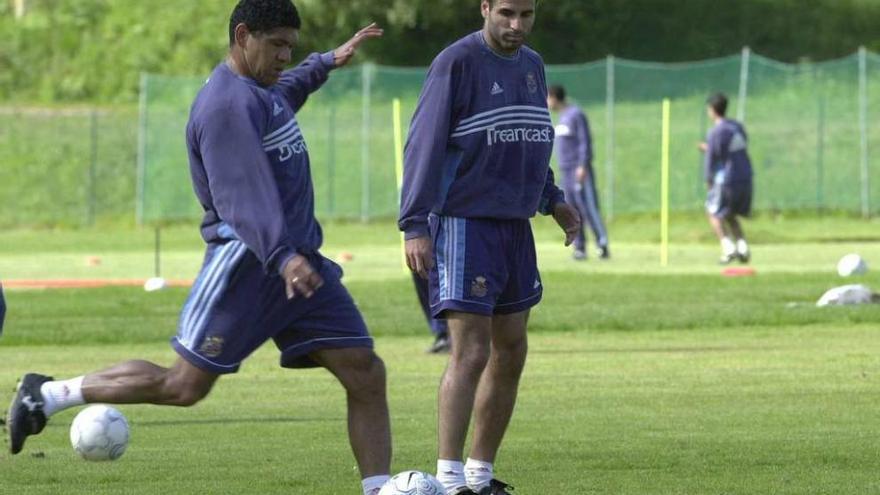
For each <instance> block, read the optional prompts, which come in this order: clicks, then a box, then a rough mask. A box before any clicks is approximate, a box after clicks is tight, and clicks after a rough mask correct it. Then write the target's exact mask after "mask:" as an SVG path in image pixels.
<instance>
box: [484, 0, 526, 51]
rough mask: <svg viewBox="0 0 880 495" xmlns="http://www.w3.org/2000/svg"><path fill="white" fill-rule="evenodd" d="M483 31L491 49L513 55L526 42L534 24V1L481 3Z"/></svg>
mask: <svg viewBox="0 0 880 495" xmlns="http://www.w3.org/2000/svg"><path fill="white" fill-rule="evenodd" d="M480 6H481V9H482V12H483V19H485V20H486V24H485V30H486V33H487V34H488V37H489V39H487V40H486V41H488V42H489V43H490V44H492V48H495V49H496V50H500V51H501V52H503V53H514V52H516V51H517V50H519V48H520V47H521V46H523V44H524V43H525V42H526V38H527V37H528V35H529V33H531V32H532V26H534V24H535V0H495V2H494V3H493V4H491V5H490V4H489V0H483V2H482V3H481V5H480Z"/></svg>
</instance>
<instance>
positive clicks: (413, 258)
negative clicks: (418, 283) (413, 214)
mask: <svg viewBox="0 0 880 495" xmlns="http://www.w3.org/2000/svg"><path fill="white" fill-rule="evenodd" d="M405 251H406V266H408V267H409V269H410V270H412V271H414V272H416V273H418V274H419V276H420V277H422V278H424V279H427V278H428V272H430V271H431V268H434V248H433V247H432V246H431V238H430V237H416V238H415V239H409V240H408V241H406V246H405Z"/></svg>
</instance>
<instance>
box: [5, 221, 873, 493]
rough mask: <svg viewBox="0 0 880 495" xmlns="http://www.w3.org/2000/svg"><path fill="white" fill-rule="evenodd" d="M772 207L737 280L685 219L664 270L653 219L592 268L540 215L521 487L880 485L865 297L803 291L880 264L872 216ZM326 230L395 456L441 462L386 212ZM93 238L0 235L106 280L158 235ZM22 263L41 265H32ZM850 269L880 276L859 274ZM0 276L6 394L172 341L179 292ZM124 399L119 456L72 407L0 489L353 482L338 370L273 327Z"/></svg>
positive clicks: (193, 489)
mask: <svg viewBox="0 0 880 495" xmlns="http://www.w3.org/2000/svg"><path fill="white" fill-rule="evenodd" d="M776 221H778V220H773V221H771V220H769V219H768V220H758V221H756V222H754V224H751V225H750V226H751V227H752V230H751V231H752V232H754V233H755V234H754V235H755V238H756V242H755V246H754V249H755V266H756V268H757V270H758V275H757V276H756V277H753V278H741V279H726V278H722V277H720V276H719V274H718V273H719V269H718V267H717V266H715V265H714V264H713V261H714V257H715V256H716V248H715V246H714V245H712V244H709V243H707V242H705V241H706V238H705V237H703V235H704V234H702V230H703V229H702V226H701V225H700V224H699V223H698V222H696V221H694V222H693V226H694V227H693V228H689V227H686V226H685V225H682V226H681V227H680V228H681V230H679V231H678V232H677V234H676V235H674V239H676V238H677V239H678V240H679V242H678V243H677V244H675V245H674V249H673V256H672V260H673V265H672V267H671V268H670V269H669V270H666V271H663V270H661V269H660V268H659V266H657V259H658V258H657V256H655V255H656V248H655V247H654V246H653V245H652V241H653V239H651V238H650V235H652V234H648V235H647V236H645V235H644V234H643V233H644V232H645V231H647V230H648V229H647V227H646V225H650V223H649V222H648V221H647V220H646V221H645V222H644V225H642V224H641V223H640V222H641V221H640V220H638V219H636V220H632V221H630V222H629V223H627V224H618V225H616V226H614V225H613V226H612V227H616V228H614V229H613V230H612V235H613V234H614V233H615V232H617V233H618V236H617V237H616V238H615V239H617V242H616V244H613V245H612V249H613V250H614V251H613V254H614V259H613V260H612V261H611V262H609V263H599V262H597V261H594V260H591V261H589V262H588V263H586V264H575V263H574V262H571V261H570V260H569V259H568V252H567V251H566V250H565V249H563V248H562V247H560V246H557V243H556V241H558V238H559V235H558V234H557V233H556V232H555V231H554V230H553V229H552V228H549V227H548V226H547V225H546V223H540V222H539V223H538V226H537V237H538V242H539V248H540V251H541V252H540V253H539V256H540V258H541V263H542V274H543V277H544V282H545V286H546V292H545V298H544V301H543V302H542V304H541V305H539V306H538V307H537V308H536V310H535V312H534V315H533V319H532V325H531V327H530V346H531V352H530V356H529V362H528V365H527V368H526V372H525V375H524V377H523V383H522V389H521V395H520V400H519V403H518V406H517V411H516V414H515V416H514V419H513V422H512V424H511V427H510V430H509V432H508V435H507V437H506V440H505V443H504V445H503V447H502V451H501V454H500V456H499V459H498V460H497V463H496V465H497V473H498V476H499V477H500V478H501V479H504V480H507V481H509V482H511V483H513V484H514V485H516V486H517V493H523V494H529V493H531V494H539V493H540V494H550V493H577V494H634V495H635V494H639V495H641V494H754V493H783V494H805V493H816V494H820V493H821V494H828V493H839V494H851V493H875V492H878V491H880V483H878V481H877V480H878V478H877V475H876V466H877V459H878V455H880V430H878V429H877V420H878V416H877V410H878V404H880V379H878V377H880V358H878V356H880V338H878V337H880V335H878V327H877V321H880V309H878V308H875V307H858V308H825V309H819V308H815V307H813V302H814V301H815V300H816V299H817V298H818V297H819V295H821V293H822V292H823V291H824V290H826V289H828V288H830V287H832V286H834V285H840V284H842V283H847V282H849V281H848V280H842V279H840V278H839V277H837V275H836V274H834V272H833V267H834V262H835V261H836V260H837V258H839V256H840V255H842V254H845V253H846V252H849V251H857V252H860V253H862V254H863V255H864V256H866V257H867V258H868V260H869V262H870V261H871V260H872V259H880V251H878V247H877V245H876V243H875V242H874V239H873V235H872V233H873V232H874V229H875V227H874V226H873V225H872V224H870V223H867V224H862V223H859V222H849V221H841V222H837V223H834V222H832V223H830V224H829V228H821V227H820V228H816V224H820V225H821V224H822V223H823V222H825V220H821V219H814V220H812V221H811V220H804V221H803V223H802V222H800V221H794V222H793V225H792V224H789V225H787V228H774V223H773V222H776ZM808 222H812V227H808ZM832 227H834V228H832ZM327 231H328V249H327V250H325V251H326V252H327V254H328V255H334V254H335V253H337V252H339V251H341V250H343V249H344V250H349V251H351V252H352V253H353V254H354V255H355V258H354V261H353V262H352V263H350V264H349V265H347V267H346V268H347V271H348V275H349V277H348V282H347V283H348V286H349V288H350V289H351V291H352V293H353V294H354V296H355V298H356V299H357V301H358V302H359V305H360V307H361V309H362V310H363V312H364V314H365V317H366V319H367V322H368V324H369V325H370V328H371V329H372V331H373V333H374V334H375V336H376V340H377V350H378V352H379V354H380V355H381V356H382V357H383V358H384V359H385V361H386V363H387V365H388V369H389V397H390V402H391V412H392V427H393V433H394V465H393V469H394V470H395V471H400V470H404V469H421V470H427V471H433V469H434V462H435V459H434V455H435V450H436V434H435V422H436V415H435V414H436V413H435V403H436V386H437V383H438V380H439V376H440V373H441V372H442V370H443V367H444V365H445V360H444V359H443V358H442V357H438V356H429V355H425V354H424V353H423V349H424V347H426V346H427V345H428V343H429V341H430V337H429V336H428V335H427V332H426V329H425V325H424V322H423V321H422V319H421V315H420V314H419V312H418V309H417V306H416V301H415V297H414V295H413V293H412V288H411V283H410V281H409V280H408V279H407V278H406V277H405V276H404V274H403V272H402V270H401V268H400V265H399V258H397V256H396V254H397V249H398V247H397V244H396V242H397V239H396V235H395V234H394V232H393V230H391V229H390V228H386V226H378V227H377V226H371V227H363V226H360V225H348V226H341V225H331V226H328V228H327ZM53 236H60V237H53ZM138 236H141V237H140V238H139V237H138ZM65 237H66V238H67V239H68V241H67V242H62V240H61V239H62V238H65ZM91 237H94V233H89V232H85V233H84V232H73V233H70V232H67V233H65V232H61V233H54V234H51V235H46V233H30V234H28V233H6V234H2V235H0V253H2V254H0V266H2V271H0V273H4V277H9V276H8V273H9V272H10V270H11V271H13V272H14V273H16V274H21V275H27V276H29V277H37V278H39V277H47V276H55V277H58V276H64V275H66V276H73V275H76V270H71V271H70V272H68V271H67V270H66V269H65V267H64V265H63V263H59V262H58V260H59V259H63V257H61V258H59V256H63V255H70V256H71V257H72V258H71V259H79V257H81V256H83V255H93V254H96V253H98V254H102V255H103V256H104V257H105V258H106V259H119V260H121V261H120V263H121V265H120V266H119V267H118V268H114V269H115V270H118V275H114V274H109V273H108V274H104V275H102V276H125V277H129V276H139V275H138V273H137V272H138V271H139V270H141V269H142V268H146V269H147V270H149V262H148V261H146V262H145V263H143V265H142V264H139V263H138V262H137V260H138V259H140V258H139V256H141V254H138V253H146V254H147V255H148V253H149V244H148V241H149V233H133V234H131V236H130V237H129V236H126V235H114V236H107V237H98V238H91ZM193 237H194V236H192V234H191V233H189V232H188V231H184V230H183V229H181V230H180V233H179V234H178V235H170V236H169V239H168V242H169V249H170V250H171V251H173V252H177V253H179V254H180V256H181V258H180V259H181V260H182V261H181V265H180V270H181V272H182V273H181V274H180V275H181V276H184V275H186V273H189V276H192V275H194V274H195V272H194V271H190V272H185V270H194V269H195V268H192V266H191V265H192V264H195V266H196V267H197V265H198V261H199V258H200V246H199V245H198V240H197V239H193ZM70 238H75V239H77V238H78V239H80V241H79V242H70ZM141 238H142V239H143V240H144V241H145V242H147V244H146V247H144V246H141V244H140V241H139V240H138V239H141ZM53 239H56V240H53ZM12 240H14V241H15V242H10V241H12ZM117 257H118V258H117ZM10 258H12V259H13V260H14V261H10ZM25 259H32V260H35V261H34V264H33V267H32V268H27V267H26V266H25V265H22V264H21V263H20V262H22V261H23V260H25ZM146 259H147V260H148V259H149V258H146ZM132 260H134V261H132ZM16 261H17V262H19V263H16ZM123 265H125V266H127V269H125V266H123ZM75 268H76V269H77V270H78V269H79V268H78V267H75ZM92 268H97V269H106V268H107V265H106V264H105V265H102V266H100V267H92ZM16 270H17V271H16ZM169 270H171V269H170V268H169ZM71 272H72V273H71ZM58 274H61V275H58ZM19 276H20V275H19ZM143 276H149V273H146V274H144V275H143ZM166 276H176V275H173V274H172V273H170V272H169V273H167V274H166ZM9 278H15V277H9ZM857 281H858V282H860V283H866V284H868V285H871V286H874V287H875V288H876V287H880V283H878V282H880V277H878V276H877V275H875V274H873V273H872V274H869V275H868V276H866V277H863V278H860V279H857ZM7 292H8V293H7V299H8V303H9V308H10V309H9V315H8V321H7V327H6V334H5V335H4V336H3V337H2V338H0V363H3V365H2V366H0V384H3V383H5V384H7V385H6V386H3V391H2V392H0V402H2V403H3V407H5V404H6V401H7V400H8V399H9V397H10V396H11V393H10V391H11V388H12V386H13V384H14V382H15V379H16V377H17V376H18V375H20V374H21V373H23V372H25V371H29V370H36V371H41V372H47V373H52V374H54V375H55V376H58V377H68V376H71V375H75V374H80V373H82V372H85V371H89V370H91V369H94V368H99V367H104V366H106V365H109V364H112V363H114V362H117V361H120V360H124V359H128V358H134V357H139V358H147V359H151V360H155V361H156V362H158V363H161V364H167V363H170V362H171V360H172V359H173V358H174V355H173V352H172V351H171V350H170V348H169V346H168V344H167V343H166V341H167V339H168V338H169V337H170V336H171V334H172V333H173V331H174V328H175V324H176V319H177V314H178V312H179V310H180V305H181V304H182V302H183V299H184V298H185V296H186V290H185V289H170V290H167V291H163V292H160V293H151V294H146V293H144V292H143V291H142V290H140V289H138V288H106V289H90V290H49V291H41V290H12V291H7ZM120 409H121V410H122V411H123V412H124V413H125V414H126V416H127V417H128V419H129V421H130V422H131V427H132V440H131V444H130V445H129V449H128V451H127V452H126V454H125V456H123V457H122V459H120V460H119V461H117V462H114V463H104V464H92V463H87V462H85V461H81V460H80V459H78V458H77V457H76V455H75V454H74V453H73V451H72V449H71V448H70V446H69V442H68V439H67V428H68V426H69V424H70V421H71V420H72V418H73V416H74V414H75V411H65V412H63V413H61V414H59V415H58V416H56V417H54V418H52V420H51V422H50V424H49V426H48V427H47V430H46V431H45V432H44V433H43V434H42V435H40V436H38V437H34V438H32V439H30V440H29V441H28V444H27V446H26V447H25V451H24V452H23V453H22V454H21V455H19V456H15V457H12V456H10V455H9V454H8V453H7V452H5V451H4V452H2V453H0V493H2V494H5V493H27V494H29V493H34V494H56V493H72V494H95V493H97V494H103V493H114V494H115V493H126V494H129V493H132V494H140V493H143V494H153V493H163V492H164V493H254V494H257V493H259V494H274V493H278V494H281V493H284V494H290V493H301V494H354V493H359V491H360V487H359V477H358V475H357V472H356V469H355V464H354V460H353V457H352V455H351V453H350V450H349V447H348V444H347V437H346V433H345V415H344V396H343V393H342V389H341V387H339V386H338V385H337V384H336V383H335V380H334V379H333V378H332V377H331V376H330V375H329V374H328V373H326V372H324V371H323V370H310V371H286V370H281V369H279V368H278V367H277V353H276V352H275V351H274V349H273V348H272V346H271V345H269V346H266V347H264V348H263V349H261V350H260V351H258V352H257V353H256V354H255V355H254V356H253V357H252V358H251V359H250V360H249V361H247V362H246V363H245V365H244V366H243V368H242V370H241V372H240V373H238V374H236V375H233V376H229V377H224V378H222V379H221V380H220V382H219V383H218V385H217V387H216V388H215V391H214V392H213V393H212V395H211V396H210V397H209V398H208V399H207V400H206V401H204V402H203V403H201V404H199V405H197V406H196V407H194V408H190V409H176V408H160V407H154V406H122V407H120ZM38 453H42V454H43V455H42V456H35V455H34V454H38Z"/></svg>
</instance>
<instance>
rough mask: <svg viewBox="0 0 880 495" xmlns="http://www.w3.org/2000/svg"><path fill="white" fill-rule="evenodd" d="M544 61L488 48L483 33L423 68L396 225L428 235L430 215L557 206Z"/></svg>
mask: <svg viewBox="0 0 880 495" xmlns="http://www.w3.org/2000/svg"><path fill="white" fill-rule="evenodd" d="M552 148H553V124H552V122H551V120H550V113H549V111H548V110H547V83H546V79H545V76H544V62H543V60H542V59H541V57H540V55H538V54H537V53H536V52H535V51H533V50H531V49H530V48H527V47H523V48H521V49H520V50H519V51H518V52H517V54H516V55H514V56H512V57H509V58H508V57H503V56H501V55H499V54H497V53H495V52H493V51H492V50H491V48H489V46H488V44H487V43H486V41H485V39H484V38H483V34H482V32H476V33H473V34H470V35H468V36H466V37H464V38H462V39H461V40H459V41H457V42H455V43H454V44H452V45H451V46H449V47H448V48H446V49H445V50H443V51H442V52H441V53H440V54H439V55H438V56H437V58H435V59H434V62H433V63H432V64H431V68H430V69H429V71H428V75H427V79H426V80H425V84H424V87H423V88H422V93H421V96H420V98H419V104H418V107H417V108H416V112H415V114H414V115H413V119H412V125H411V127H410V132H409V138H408V140H407V143H406V148H405V152H404V172H403V190H402V192H401V201H400V218H399V227H400V229H401V230H402V231H404V232H405V233H406V238H407V239H412V238H416V237H424V236H427V235H428V227H427V223H428V222H427V218H428V215H429V214H431V213H434V214H438V215H445V216H453V217H465V218H494V219H516V218H530V217H532V216H534V215H535V213H536V212H538V211H540V212H541V213H544V214H549V213H551V212H552V210H553V207H554V206H555V205H556V203H558V202H561V201H563V193H562V191H561V190H560V189H559V188H557V187H556V185H555V184H554V181H553V172H552V171H551V170H550V166H549V165H550V154H551V152H552Z"/></svg>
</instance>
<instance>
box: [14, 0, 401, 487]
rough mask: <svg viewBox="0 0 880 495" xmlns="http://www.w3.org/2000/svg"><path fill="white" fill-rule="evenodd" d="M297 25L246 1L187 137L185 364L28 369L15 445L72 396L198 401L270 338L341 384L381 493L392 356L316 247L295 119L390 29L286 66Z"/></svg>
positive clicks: (317, 230)
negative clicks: (197, 226)
mask: <svg viewBox="0 0 880 495" xmlns="http://www.w3.org/2000/svg"><path fill="white" fill-rule="evenodd" d="M300 25H301V21H300V18H299V14H298V12H297V10H296V8H295V7H294V5H293V4H292V3H291V2H290V0H241V1H240V2H239V3H238V5H237V6H236V7H235V9H234V10H233V12H232V15H231V18H230V23H229V42H230V48H229V55H228V58H227V59H226V61H225V62H223V63H221V64H220V65H218V66H217V68H216V69H215V70H214V71H213V73H212V74H211V77H210V79H209V80H208V82H207V83H206V84H205V86H204V87H203V88H202V90H201V91H200V93H199V95H198V96H197V97H196V100H195V102H194V103H193V105H192V109H191V112H190V120H189V123H188V125H187V136H186V137H187V147H188V151H189V158H190V172H191V175H192V181H193V188H194V189H195V192H196V195H197V196H198V199H199V201H200V202H201V204H202V206H203V208H204V210H205V215H204V220H203V222H202V226H201V232H202V237H203V238H204V240H205V242H206V243H207V252H206V255H205V261H204V265H203V267H202V270H201V272H200V274H199V276H198V278H197V279H196V282H195V284H194V285H193V288H192V290H191V292H190V296H189V298H188V300H187V302H186V304H185V305H184V308H183V311H182V313H181V317H180V322H179V326H178V333H177V335H176V336H175V337H174V338H173V339H172V346H173V347H174V349H175V350H176V351H177V353H178V354H179V357H178V359H177V361H176V362H175V363H174V364H173V366H171V367H170V368H164V367H161V366H158V365H155V364H153V363H150V362H147V361H139V360H138V361H128V362H125V363H122V364H119V365H116V366H114V367H111V368H109V369H106V370H103V371H99V372H96V373H91V374H87V375H85V376H80V377H76V378H72V379H68V380H63V381H53V380H52V378H50V377H47V376H43V375H39V374H35V373H31V374H27V375H25V376H24V377H23V378H22V380H21V381H20V383H19V388H18V391H17V393H16V396H15V398H14V399H13V403H12V405H11V406H10V410H9V414H8V417H7V428H8V432H9V436H10V448H11V451H12V453H13V454H15V453H18V452H19V451H21V449H22V447H23V443H24V440H25V438H26V437H27V436H28V435H32V434H36V433H39V432H40V431H41V430H42V429H43V427H44V426H45V423H46V420H47V418H48V417H50V416H51V415H52V414H54V413H56V412H58V411H60V410H63V409H66V408H68V407H71V406H75V405H80V404H83V403H92V402H104V403H115V404H126V403H151V404H158V405H175V406H191V405H193V404H195V403H197V402H198V401H200V400H201V399H202V398H204V397H205V396H206V395H207V394H208V393H209V391H210V390H211V388H212V386H213V385H214V383H215V382H216V380H217V378H218V377H219V376H220V375H222V374H225V373H234V372H236V371H237V370H238V368H239V365H240V364H241V362H242V361H243V360H244V359H245V358H246V357H247V356H248V355H250V354H251V353H252V352H253V351H254V350H256V349H257V348H258V347H259V346H260V345H262V344H263V343H264V342H265V341H266V340H269V339H272V340H274V342H275V344H276V346H277V347H278V349H279V350H280V352H281V365H282V366H284V367H289V368H297V367H311V366H323V367H325V368H327V369H328V370H329V371H330V372H332V373H333V374H334V375H335V376H336V377H337V378H338V379H339V381H340V382H341V383H342V385H343V387H344V388H345V391H346V393H347V398H348V421H349V428H348V429H349V438H350V441H351V446H352V449H353V451H354V454H355V457H356V459H357V463H358V466H359V468H360V472H361V474H362V477H363V482H362V485H363V491H364V493H365V494H370V495H373V494H375V493H377V492H378V491H379V489H380V487H381V486H382V484H384V482H385V481H386V480H387V479H388V472H389V468H390V457H391V441H390V428H389V417H388V406H387V403H386V398H385V369H384V365H383V363H382V361H381V360H380V359H379V358H378V356H376V354H375V353H374V352H373V349H372V348H373V341H372V338H371V337H370V336H369V334H368V332H367V329H366V326H365V324H364V321H363V319H362V318H361V315H360V313H359V312H358V310H357V308H356V307H355V304H354V302H353V301H352V299H351V297H350V296H349V294H348V292H347V291H346V290H345V288H344V287H343V286H342V284H341V281H340V277H341V270H340V269H339V267H338V266H337V265H335V264H334V263H332V262H331V261H330V260H328V259H326V258H324V257H323V256H322V255H321V254H320V253H319V252H318V249H319V248H320V246H321V241H322V233H321V227H320V225H319V224H318V222H317V220H316V219H315V216H314V199H313V192H312V182H311V176H310V170H309V156H308V148H307V146H306V143H305V141H304V140H303V137H302V134H301V132H300V130H299V126H298V124H297V121H296V116H295V113H296V112H297V111H298V110H299V109H300V108H301V107H302V106H303V104H304V103H305V101H306V98H307V97H308V96H309V94H310V93H311V92H313V91H315V90H317V89H318V88H319V87H320V86H321V85H322V84H323V83H324V82H325V81H326V80H327V77H328V74H329V72H330V70H331V69H333V68H334V67H339V66H342V65H345V64H347V63H348V62H349V61H350V60H351V58H352V56H353V55H354V52H355V50H356V48H357V47H358V46H359V45H360V44H361V43H362V42H363V41H365V40H367V39H369V38H373V37H378V36H381V34H382V31H381V30H380V29H378V28H376V27H375V25H371V26H368V27H367V28H364V29H363V30H361V31H360V32H358V33H357V34H356V35H355V36H354V37H353V38H352V39H351V40H349V41H348V42H347V43H346V44H344V45H342V46H341V47H339V48H338V49H336V50H335V51H333V52H328V53H325V54H322V55H319V54H312V55H310V56H309V57H308V58H307V59H306V60H305V61H304V62H303V63H301V64H300V65H299V66H297V67H296V68H294V69H291V70H287V71H285V70H284V68H285V66H287V65H289V64H290V61H291V55H292V50H293V48H294V47H295V46H296V45H297V42H298V37H299V28H300ZM285 396H286V394H284V393H280V394H278V396H277V397H278V398H283V397H285ZM254 400H266V398H256V397H255V398H254ZM282 400H283V399H282Z"/></svg>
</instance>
